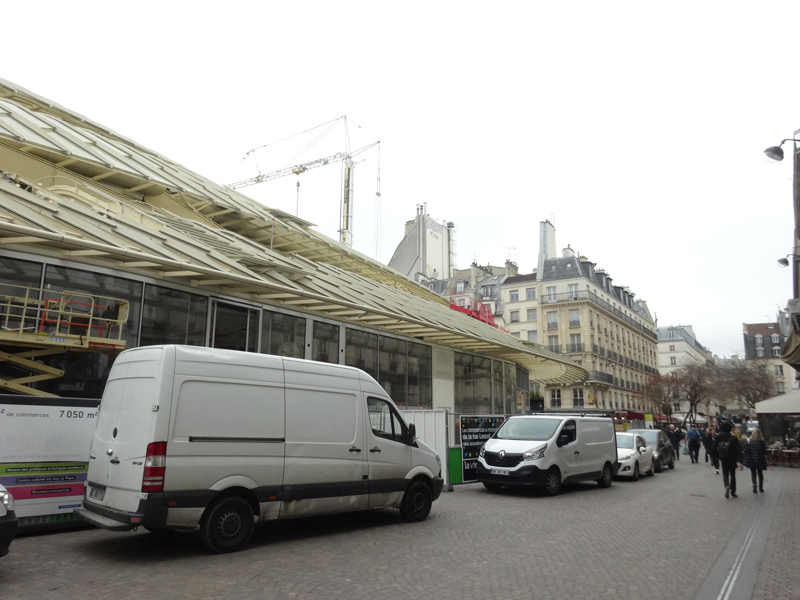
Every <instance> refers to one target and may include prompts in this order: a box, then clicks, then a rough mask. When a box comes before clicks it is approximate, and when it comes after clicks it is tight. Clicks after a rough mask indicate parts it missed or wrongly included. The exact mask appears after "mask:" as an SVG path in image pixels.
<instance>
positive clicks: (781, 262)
mask: <svg viewBox="0 0 800 600" xmlns="http://www.w3.org/2000/svg"><path fill="white" fill-rule="evenodd" d="M778 264H779V265H780V266H782V267H788V266H789V261H788V260H787V259H786V258H779V259H778Z"/></svg>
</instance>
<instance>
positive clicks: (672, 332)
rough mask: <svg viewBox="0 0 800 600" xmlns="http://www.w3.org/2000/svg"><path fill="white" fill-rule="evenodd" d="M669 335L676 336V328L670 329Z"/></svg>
mask: <svg viewBox="0 0 800 600" xmlns="http://www.w3.org/2000/svg"><path fill="white" fill-rule="evenodd" d="M669 337H675V330H674V329H670V330H669Z"/></svg>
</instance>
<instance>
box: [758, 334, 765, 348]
mask: <svg viewBox="0 0 800 600" xmlns="http://www.w3.org/2000/svg"><path fill="white" fill-rule="evenodd" d="M763 345H764V336H763V335H761V334H760V333H759V334H756V347H759V346H763Z"/></svg>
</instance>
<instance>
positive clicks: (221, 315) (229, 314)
mask: <svg viewBox="0 0 800 600" xmlns="http://www.w3.org/2000/svg"><path fill="white" fill-rule="evenodd" d="M214 307H215V309H214V331H213V332H212V333H213V339H212V341H211V346H212V347H214V348H225V349H226V350H239V351H242V352H247V351H249V349H250V348H251V347H253V344H250V343H248V339H247V334H248V333H250V332H251V331H252V330H253V327H252V325H251V323H252V321H253V320H255V322H256V324H257V323H258V311H256V310H253V309H250V308H245V307H243V306H234V305H232V304H222V303H221V302H215V303H214Z"/></svg>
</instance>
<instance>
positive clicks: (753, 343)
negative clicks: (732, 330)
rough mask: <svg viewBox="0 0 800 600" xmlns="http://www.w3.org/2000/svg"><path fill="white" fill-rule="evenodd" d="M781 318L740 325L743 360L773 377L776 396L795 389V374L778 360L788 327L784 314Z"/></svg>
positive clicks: (779, 316)
mask: <svg viewBox="0 0 800 600" xmlns="http://www.w3.org/2000/svg"><path fill="white" fill-rule="evenodd" d="M781 316H782V315H778V320H777V321H776V322H774V323H742V335H743V337H744V356H745V360H746V361H747V362H750V363H755V364H757V365H758V367H759V369H761V370H762V371H767V372H768V373H772V374H773V375H775V394H776V395H777V394H784V393H786V392H787V391H790V390H791V389H793V388H797V380H796V376H797V372H796V371H795V370H794V369H793V368H792V367H790V366H789V365H787V364H786V363H785V362H783V361H782V360H781V358H780V355H781V349H782V348H783V344H784V342H785V341H786V336H787V335H788V327H789V324H788V319H787V318H786V317H785V313H784V314H783V318H781Z"/></svg>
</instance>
